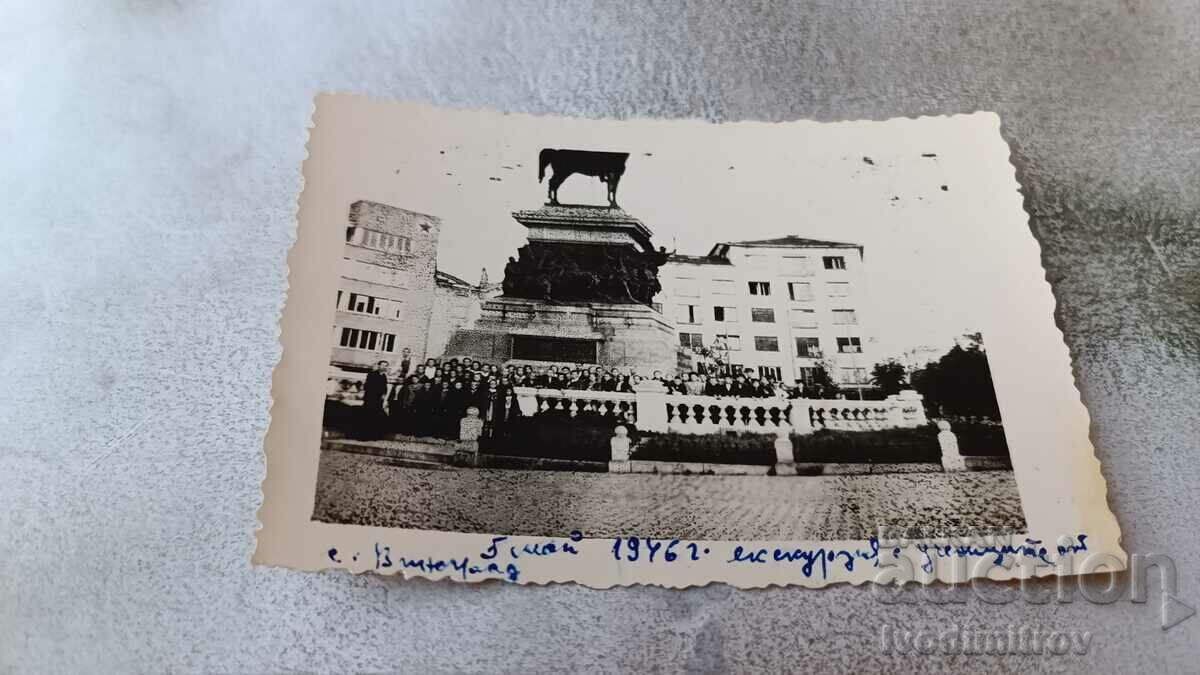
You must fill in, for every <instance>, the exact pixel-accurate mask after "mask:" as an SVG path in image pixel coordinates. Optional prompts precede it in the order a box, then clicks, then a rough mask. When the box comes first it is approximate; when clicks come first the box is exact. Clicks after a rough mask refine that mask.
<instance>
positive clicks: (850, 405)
mask: <svg viewBox="0 0 1200 675" xmlns="http://www.w3.org/2000/svg"><path fill="white" fill-rule="evenodd" d="M792 403H793V406H792V413H791V418H790V419H791V423H792V427H793V428H794V429H795V431H796V433H800V434H804V433H811V432H813V431H818V430H821V429H831V430H836V431H874V430H878V429H913V428H916V427H919V426H922V425H925V424H927V423H928V420H927V419H926V418H925V406H924V405H923V404H922V402H921V395H920V394H918V393H917V392H915V391H912V390H906V391H903V392H900V393H899V394H894V395H892V396H889V397H887V398H886V399H884V400H882V401H852V400H846V399H829V400H818V399H797V400H795V401H793V402H792Z"/></svg>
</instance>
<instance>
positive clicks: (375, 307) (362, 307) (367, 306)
mask: <svg viewBox="0 0 1200 675" xmlns="http://www.w3.org/2000/svg"><path fill="white" fill-rule="evenodd" d="M382 309H383V302H382V300H380V299H379V298H376V297H375V296H372V295H366V294H363V293H351V294H350V297H349V299H347V300H346V311H348V312H357V313H359V314H379V312H380V310H382Z"/></svg>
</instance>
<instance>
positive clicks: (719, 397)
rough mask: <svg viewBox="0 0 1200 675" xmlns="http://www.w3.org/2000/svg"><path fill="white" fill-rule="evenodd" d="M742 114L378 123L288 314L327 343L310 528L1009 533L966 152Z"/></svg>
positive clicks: (716, 536)
mask: <svg viewBox="0 0 1200 675" xmlns="http://www.w3.org/2000/svg"><path fill="white" fill-rule="evenodd" d="M463 123H464V124H465V121H464V122H463ZM525 124H526V125H527V126H528V125H530V124H532V125H533V126H536V121H535V122H533V123H528V122H527V123H525ZM764 131H766V129H764V128H757V127H756V128H752V129H750V130H748V133H746V134H743V136H745V137H746V142H745V143H744V144H739V143H737V142H736V137H735V138H734V139H733V140H731V139H730V138H728V137H726V138H724V139H722V141H721V142H718V143H714V144H712V146H711V147H706V146H704V145H696V144H694V143H685V142H683V141H682V139H681V138H680V137H678V136H667V137H661V138H657V139H656V138H653V137H646V138H645V140H646V141H647V142H646V143H644V144H642V145H636V144H632V143H630V142H629V138H628V137H626V136H621V135H619V134H618V135H614V136H613V137H612V138H611V140H605V137H604V135H603V134H596V135H594V136H593V137H592V138H593V140H594V142H589V143H579V142H573V143H571V144H569V145H568V144H561V145H560V144H553V145H552V144H550V142H552V141H553V140H554V133H548V134H546V135H545V136H544V137H543V136H539V135H538V134H528V133H515V132H514V133H512V134H511V135H508V134H505V133H504V131H503V129H502V128H501V127H497V129H496V131H495V134H494V135H493V136H488V135H487V134H486V133H481V132H479V131H478V130H476V129H468V128H452V127H448V128H447V129H446V131H445V133H443V134H442V135H441V136H440V138H438V139H437V140H436V141H429V140H426V141H425V142H423V143H417V144H411V145H408V146H400V145H390V144H388V143H387V142H386V141H385V142H383V143H382V144H381V145H382V147H387V148H389V149H390V151H394V153H395V154H392V155H387V156H386V158H385V162H384V163H381V164H379V167H380V168H379V170H378V172H377V175H373V176H372V177H371V178H372V180H371V181H369V182H366V183H364V184H363V185H361V189H359V190H358V191H357V192H356V193H353V192H352V194H350V195H348V196H347V199H346V200H345V201H344V202H343V203H342V204H340V205H339V206H340V213H339V216H340V217H338V218H336V219H334V220H333V221H332V222H326V223H323V224H322V227H327V228H330V229H333V230H336V233H337V241H338V242H339V245H340V251H338V252H337V255H336V264H337V282H336V289H334V288H330V289H329V293H328V298H327V299H328V306H327V307H326V308H323V309H324V316H326V317H328V321H327V322H326V323H325V324H324V325H314V326H311V328H310V329H311V330H313V331H320V330H325V331H329V340H330V345H331V348H330V350H329V353H328V359H327V363H325V364H322V366H325V367H327V372H326V377H325V382H326V388H325V393H324V401H323V412H322V420H321V438H320V456H319V468H318V472H317V477H316V487H315V493H314V502H313V510H312V518H313V520H315V521H319V522H322V523H330V524H346V525H366V526H376V527H386V528H405V529H412V530H438V531H448V532H468V533H488V534H499V535H529V536H562V535H564V534H565V533H567V532H572V531H578V532H582V533H585V534H586V536H588V537H619V536H622V535H631V534H636V535H640V536H650V537H664V538H678V539H694V540H736V539H758V540H818V541H824V540H862V539H867V538H868V537H871V536H873V535H875V534H876V533H878V532H879V531H880V529H881V528H887V529H889V530H891V531H899V532H913V533H921V534H924V535H930V536H948V535H954V534H963V533H979V532H996V533H1020V532H1023V531H1025V530H1026V527H1027V524H1026V517H1025V513H1024V511H1023V508H1022V500H1021V495H1020V492H1019V490H1018V488H1017V482H1016V480H1015V477H1014V473H1013V467H1012V460H1011V457H1010V452H1009V442H1008V439H1007V437H1006V433H1005V432H1006V430H1005V425H1004V422H1005V420H1004V415H1003V414H1002V409H1001V406H1000V404H999V401H998V399H997V395H996V390H995V387H994V384H993V371H992V365H991V364H990V362H989V348H990V346H991V345H990V342H989V334H988V332H986V331H985V327H986V326H987V325H989V323H990V321H989V313H990V312H991V311H993V309H994V307H992V306H990V305H989V304H988V303H987V302H986V301H985V300H983V299H982V298H979V297H977V296H976V295H975V294H974V293H973V289H974V287H975V286H976V285H977V284H978V283H979V282H980V281H981V279H980V277H979V275H981V274H984V273H985V272H983V271H981V270H979V269H978V268H977V267H976V265H975V264H974V262H973V261H972V260H970V259H964V258H963V255H964V254H963V252H964V251H971V250H976V249H977V247H975V246H968V245H967V244H968V243H969V242H971V241H976V240H978V238H979V236H980V234H979V232H980V229H979V228H977V227H973V226H971V223H970V222H969V221H967V220H964V219H969V218H972V217H977V214H976V216H973V215H972V208H987V206H986V204H980V203H978V201H977V199H978V197H977V193H978V190H979V186H973V185H971V184H970V181H969V179H968V178H967V177H966V176H965V175H964V174H963V173H961V172H960V170H959V168H960V167H961V166H962V165H964V164H968V163H970V162H971V161H973V158H972V157H971V156H970V154H969V153H964V152H963V150H962V148H961V146H957V145H956V144H955V143H953V142H952V141H944V142H942V143H938V142H936V139H932V142H926V143H925V144H924V145H920V146H912V147H906V146H908V144H906V143H898V144H892V146H891V147H888V146H883V147H876V148H874V149H871V148H870V147H867V146H866V145H865V144H864V141H863V139H860V138H855V136H854V135H853V134H848V133H845V132H844V131H843V132H842V133H840V134H834V135H833V137H832V138H827V139H825V141H824V142H823V143H820V144H814V145H812V146H805V145H799V144H797V145H794V146H792V147H787V146H784V147H779V146H772V145H770V144H769V143H767V144H764V139H765V137H764V136H763V133H764ZM571 138H572V139H574V138H578V136H577V135H574V136H571ZM839 138H840V139H842V140H841V141H840V142H839V140H838V139H839ZM368 140H370V139H368ZM539 141H543V142H539ZM356 187H359V186H350V188H349V189H350V190H351V191H354V190H355V189H356ZM434 195H436V196H434ZM984 281H986V280H984ZM335 291H336V293H335Z"/></svg>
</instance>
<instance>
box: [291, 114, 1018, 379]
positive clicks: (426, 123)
mask: <svg viewBox="0 0 1200 675" xmlns="http://www.w3.org/2000/svg"><path fill="white" fill-rule="evenodd" d="M374 105H378V104H370V103H368V102H366V101H363V102H362V103H361V106H360V107H361V108H362V111H363V112H362V119H360V120H356V119H354V117H355V114H356V112H355V111H357V110H358V108H354V109H353V110H351V111H349V112H348V113H347V114H348V115H349V117H350V118H351V119H348V120H346V121H344V122H340V125H343V126H344V125H348V127H347V128H350V129H353V128H355V126H356V124H357V125H361V127H362V128H371V129H372V131H371V133H369V134H362V133H358V134H343V135H342V136H339V141H338V143H339V146H338V148H337V152H339V153H343V154H345V153H353V156H354V158H355V161H353V162H350V163H348V164H347V165H346V168H345V169H343V170H340V172H339V174H338V175H337V176H335V177H333V179H334V180H335V181H336V182H337V183H338V185H339V190H340V193H341V194H344V200H345V201H346V203H350V202H353V201H355V200H357V199H370V200H373V201H379V202H383V203H386V204H391V205H393V206H399V207H402V208H406V209H411V210H414V211H420V212H423V213H428V214H431V215H434V216H437V217H439V218H441V220H442V232H441V241H440V248H439V253H438V267H439V269H442V270H443V271H446V272H449V273H451V274H454V275H456V276H459V277H461V278H463V279H466V280H468V281H472V282H474V281H477V280H478V279H479V275H480V270H481V269H482V268H485V267H486V268H487V270H488V275H489V278H490V279H491V280H492V281H498V280H500V279H501V278H502V277H503V267H504V262H505V261H506V260H507V258H508V256H510V255H515V252H516V250H517V248H519V247H520V246H522V245H523V244H524V243H525V228H524V227H523V226H521V225H520V224H519V223H517V222H516V221H514V220H513V219H512V217H511V215H510V214H511V212H512V211H515V210H519V209H533V208H537V207H539V206H540V205H542V204H543V203H544V202H545V200H546V185H545V183H542V184H539V183H538V180H537V155H538V152H539V151H540V150H541V149H542V148H543V147H556V148H575V149H587V150H607V151H622V152H629V153H630V157H629V160H628V162H627V165H626V172H625V175H624V177H623V178H622V180H621V184H620V188H619V193H618V199H619V201H620V204H621V206H622V208H624V209H625V210H626V211H627V212H628V213H629V214H631V215H633V216H635V217H637V218H639V219H640V220H642V221H643V222H644V223H645V224H646V225H647V227H649V228H650V230H651V231H652V232H653V233H654V243H655V245H656V246H657V245H662V246H666V247H667V249H668V250H670V249H675V248H677V249H678V251H679V252H680V253H686V254H692V255H700V254H704V253H707V252H708V251H709V249H711V247H712V245H713V244H714V243H716V242H719V241H736V240H746V239H765V238H773V237H780V236H785V235H789V234H793V235H799V236H802V237H810V238H815V239H830V240H834V241H845V242H852V243H857V244H861V245H863V246H864V257H865V268H864V274H865V286H866V288H865V289H863V295H864V296H865V297H864V299H863V300H862V301H861V302H860V305H859V307H860V312H859V313H860V316H861V324H862V325H863V328H864V332H866V333H868V334H873V335H874V337H875V339H876V345H875V350H876V353H878V354H880V355H881V356H892V355H898V354H900V353H901V352H903V351H905V350H908V349H911V348H914V347H918V346H934V347H944V348H945V349H948V348H949V347H950V346H952V345H953V341H954V338H955V337H956V336H958V335H961V334H962V333H964V332H967V331H976V330H982V331H983V332H984V339H985V342H986V339H987V331H986V327H987V322H988V318H989V306H994V305H995V303H996V302H998V301H1002V298H1003V293H1002V292H1001V293H999V294H998V293H997V292H996V290H997V289H995V288H993V287H991V286H989V281H988V279H987V278H986V271H985V269H986V267H987V266H988V264H995V261H994V260H988V261H987V262H988V264H984V261H985V259H989V258H991V257H994V254H995V252H996V248H997V247H998V246H999V247H1003V246H1004V245H1006V242H1008V241H1010V240H1012V237H1013V236H1014V233H1012V232H998V230H997V228H1024V233H1025V234H1026V235H1027V234H1028V225H1027V221H1026V219H1025V214H1024V211H1023V210H1022V207H1021V198H1020V194H1019V193H1018V192H1017V191H1016V183H1015V180H1014V178H1013V170H1012V167H1011V165H1010V164H1009V162H1008V149H1007V146H1006V145H1005V144H1004V142H1003V140H1002V139H1001V138H1000V136H999V125H998V120H997V119H996V118H995V116H994V115H990V114H977V115H958V116H952V117H938V118H918V119H909V118H900V119H895V120H890V121H883V122H842V123H831V124H821V123H815V122H807V121H799V122H787V123H775V124H770V123H759V122H739V123H724V124H713V123H708V122H702V121H694V120H692V121H653V120H632V121H596V120H579V119H565V118H553V117H536V116H529V115H508V114H501V113H491V112H483V111H462V110H444V109H436V108H431V107H427V106H420V105H401V106H396V105H395V104H391V106H392V107H390V108H388V109H387V110H388V111H389V113H390V116H389V118H388V119H389V120H391V121H389V123H387V124H386V125H384V127H383V128H379V124H378V121H377V120H378V115H379V112H380V111H379V109H378V108H374V107H372V106H374ZM318 122H319V120H318ZM346 156H350V155H346ZM306 179H310V178H309V177H308V176H307V174H306ZM559 201H560V202H562V203H586V204H603V203H605V193H604V185H603V184H602V183H600V182H599V181H597V180H596V179H595V178H592V177H585V176H579V175H576V176H573V177H571V178H569V179H568V180H567V181H566V183H564V184H563V186H562V187H561V188H560V189H559ZM336 224H337V226H338V227H342V226H344V224H345V223H344V221H343V222H340V223H336Z"/></svg>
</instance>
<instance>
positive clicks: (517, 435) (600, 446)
mask: <svg viewBox="0 0 1200 675" xmlns="http://www.w3.org/2000/svg"><path fill="white" fill-rule="evenodd" d="M627 426H628V425H627ZM615 427H616V423H615V422H613V421H612V420H606V419H605V418H602V417H595V418H590V417H586V416H580V417H558V416H554V415H538V416H536V417H517V418H514V419H512V420H510V421H509V422H508V424H506V425H505V427H504V432H503V435H502V436H500V437H498V438H492V439H486V440H485V439H480V441H481V443H482V447H483V449H484V450H485V451H487V452H490V453H494V454H500V455H512V456H515V457H549V458H554V459H578V460H586V461H593V462H607V461H608V460H609V459H611V458H612V444H611V441H612V437H613V429H614V428H615ZM630 436H631V437H632V436H633V430H630Z"/></svg>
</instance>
